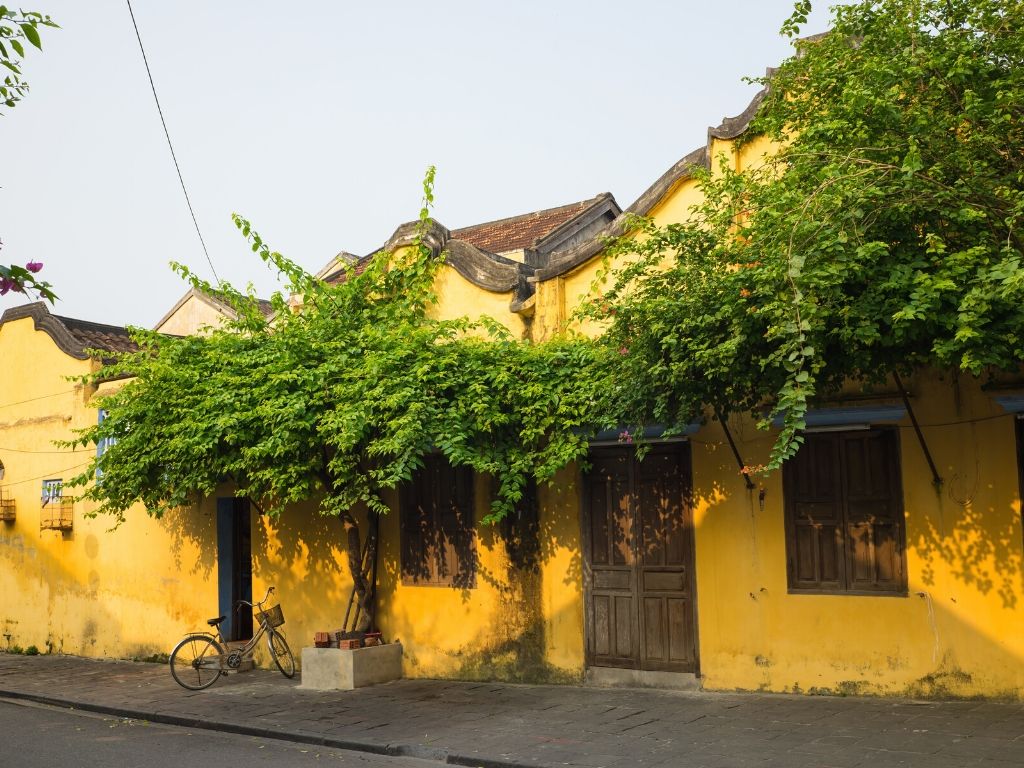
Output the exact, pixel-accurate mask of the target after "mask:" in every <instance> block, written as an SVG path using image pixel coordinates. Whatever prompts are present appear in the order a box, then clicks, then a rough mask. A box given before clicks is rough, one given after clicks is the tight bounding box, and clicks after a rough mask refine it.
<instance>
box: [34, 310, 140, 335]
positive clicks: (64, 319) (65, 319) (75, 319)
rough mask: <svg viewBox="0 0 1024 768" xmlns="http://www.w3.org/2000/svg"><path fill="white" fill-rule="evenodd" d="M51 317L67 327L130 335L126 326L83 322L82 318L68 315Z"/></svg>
mask: <svg viewBox="0 0 1024 768" xmlns="http://www.w3.org/2000/svg"><path fill="white" fill-rule="evenodd" d="M51 316H52V317H55V318H56V319H57V320H60V321H61V322H62V323H64V324H65V325H67V324H68V323H75V324H77V325H82V326H89V327H91V328H96V329H106V330H110V331H122V332H123V333H125V334H127V333H128V327H127V326H125V325H113V324H111V323H97V322H96V321H95V320H82V319H81V318H78V317H67V316H66V315H51Z"/></svg>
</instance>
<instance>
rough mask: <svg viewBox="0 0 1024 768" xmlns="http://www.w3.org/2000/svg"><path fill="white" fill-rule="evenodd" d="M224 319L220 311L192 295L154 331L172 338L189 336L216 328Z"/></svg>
mask: <svg viewBox="0 0 1024 768" xmlns="http://www.w3.org/2000/svg"><path fill="white" fill-rule="evenodd" d="M224 319H225V318H224V313H223V312H222V311H221V310H220V309H218V308H217V307H215V306H214V305H213V304H211V303H210V302H208V301H204V300H203V299H201V298H199V297H198V296H196V295H195V294H194V293H192V294H191V295H189V296H188V297H187V298H186V299H185V300H184V302H182V304H181V306H180V307H177V308H176V309H175V310H174V312H173V313H172V314H170V315H169V316H168V317H166V318H164V319H163V320H162V321H161V322H160V323H159V324H158V325H157V326H156V328H154V329H153V330H156V331H160V332H161V333H169V334H171V335H172V336H189V335H191V334H194V333H199V331H200V330H201V329H202V328H216V327H218V326H220V324H221V323H223V322H224Z"/></svg>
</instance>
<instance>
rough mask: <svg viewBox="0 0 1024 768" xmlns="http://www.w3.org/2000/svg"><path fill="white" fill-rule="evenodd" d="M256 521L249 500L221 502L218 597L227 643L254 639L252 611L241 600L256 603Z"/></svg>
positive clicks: (219, 512)
mask: <svg viewBox="0 0 1024 768" xmlns="http://www.w3.org/2000/svg"><path fill="white" fill-rule="evenodd" d="M251 541H252V522H251V520H250V515H249V501H248V499H237V498H233V497H228V498H219V499H217V597H218V603H219V606H220V613H221V615H222V616H226V617H227V618H226V619H225V620H224V623H223V624H221V634H222V635H223V636H224V639H225V640H247V639H249V638H250V637H252V611H251V610H249V608H247V607H243V608H242V609H241V610H240V611H238V612H237V613H236V612H235V604H236V603H237V602H238V601H239V600H248V601H249V602H252V546H251Z"/></svg>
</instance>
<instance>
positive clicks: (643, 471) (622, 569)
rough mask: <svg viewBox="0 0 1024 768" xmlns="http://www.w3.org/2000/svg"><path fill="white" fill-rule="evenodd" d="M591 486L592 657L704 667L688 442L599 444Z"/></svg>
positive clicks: (587, 529) (587, 518)
mask: <svg viewBox="0 0 1024 768" xmlns="http://www.w3.org/2000/svg"><path fill="white" fill-rule="evenodd" d="M591 464H592V469H591V471H590V472H589V473H588V474H587V476H586V478H585V488H584V526H583V528H584V537H585V546H584V552H585V557H586V568H585V580H586V602H587V606H586V609H587V663H588V664H590V665H591V666H604V667H623V668H627V669H643V670H659V671H665V672H696V670H697V644H696V631H695V623H694V616H695V612H694V605H693V594H694V591H693V590H694V587H693V524H692V523H693V521H692V515H691V510H690V457H689V446H688V445H686V444H679V443H675V444H665V445H659V446H655V447H653V448H652V449H651V450H650V451H649V452H648V454H647V455H646V456H645V457H644V459H643V461H637V460H636V458H635V451H634V450H633V448H631V447H622V448H618V447H615V448H602V449H595V451H594V453H593V454H592V456H591Z"/></svg>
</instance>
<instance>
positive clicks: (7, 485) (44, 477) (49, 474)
mask: <svg viewBox="0 0 1024 768" xmlns="http://www.w3.org/2000/svg"><path fill="white" fill-rule="evenodd" d="M89 463H90V462H88V461H85V462H82V463H81V464H76V465H75V466H73V467H67V468H65V469H55V470H54V471H53V472H47V473H46V474H45V475H39V477H29V478H26V479H24V480H15V481H14V482H13V483H3V487H4V488H10V487H11V486H12V485H23V484H24V483H31V482H34V481H36V480H49V479H51V478H53V477H54V475H64V474H66V473H68V472H71V471H72V470H74V469H81V468H82V467H87V466H89Z"/></svg>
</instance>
